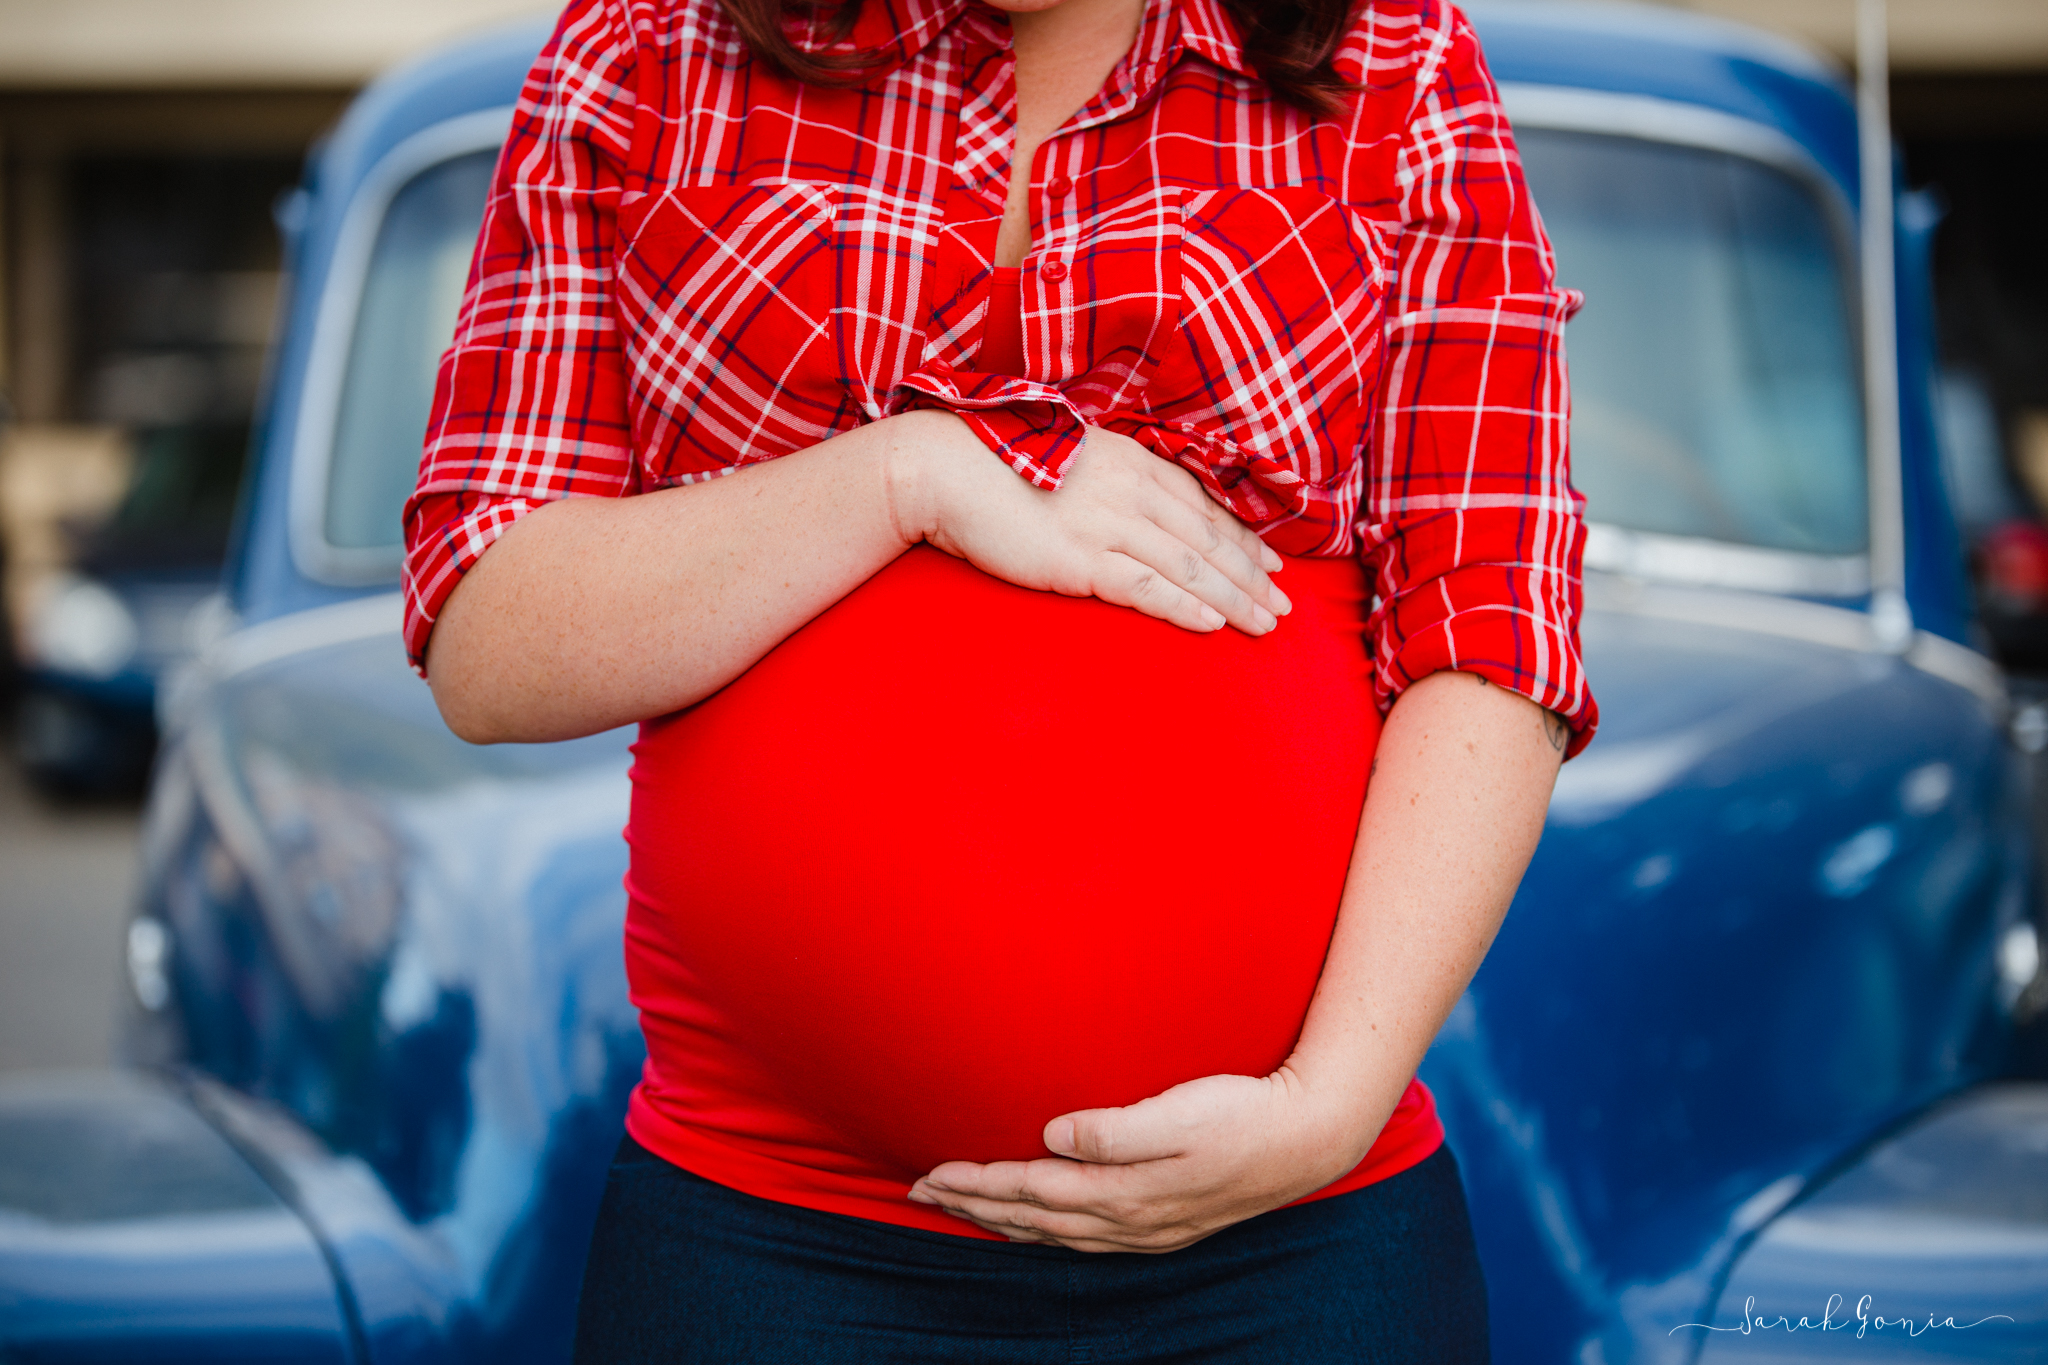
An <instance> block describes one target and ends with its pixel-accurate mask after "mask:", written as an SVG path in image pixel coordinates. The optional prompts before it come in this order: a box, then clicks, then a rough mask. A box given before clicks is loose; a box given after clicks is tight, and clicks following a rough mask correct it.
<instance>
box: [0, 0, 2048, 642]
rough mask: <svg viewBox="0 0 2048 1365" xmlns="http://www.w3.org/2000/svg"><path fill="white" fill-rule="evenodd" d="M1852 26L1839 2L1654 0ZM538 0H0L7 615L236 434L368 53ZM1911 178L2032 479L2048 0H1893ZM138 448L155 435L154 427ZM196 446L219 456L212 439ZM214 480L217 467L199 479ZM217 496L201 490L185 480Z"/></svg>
mask: <svg viewBox="0 0 2048 1365" xmlns="http://www.w3.org/2000/svg"><path fill="white" fill-rule="evenodd" d="M1668 3H1670V4H1672V5H1673V6H1675V7H1678V8H1685V9H1691V10H1696V11H1700V12H1703V13H1710V14H1715V15H1720V16H1723V17H1727V18H1732V19H1737V20H1741V21H1745V22H1749V23H1754V24H1758V25H1760V26H1763V27H1766V28H1772V29H1776V30H1778V31H1780V32H1783V33H1787V34H1790V35H1792V36H1795V37H1798V38H1800V39H1802V40H1804V41H1806V42H1808V43H1810V44H1813V45H1815V46H1818V47H1820V48H1822V49H1824V50H1827V51H1830V52H1833V53H1835V54H1837V56H1838V57H1840V58H1841V59H1842V60H1844V62H1845V63H1846V61H1847V54H1848V53H1849V52H1850V51H1851V49H1852V47H1853V42H1852V34H1853V12H1854V0H1668ZM547 8H551V6H550V5H549V3H548V0H347V3H337V2H336V0H0V397H4V399H5V402H6V406H7V408H8V409H11V411H12V414H13V417H14V419H15V420H14V422H13V423H12V424H11V427H10V428H9V429H8V430H9V434H8V435H6V436H4V437H0V441H4V445H0V535H4V536H5V537H6V540H7V544H8V551H7V553H8V566H9V570H8V573H7V588H6V591H5V592H4V593H0V602H4V603H5V604H6V607H7V608H8V609H9V610H10V613H11V615H12V616H13V617H14V619H17V620H18V619H20V616H21V612H22V607H23V600H22V599H23V594H24V592H25V591H26V590H27V589H26V587H25V585H26V584H27V583H28V582H29V581H30V580H31V579H32V578H33V577H34V576H35V572H36V571H37V568H38V565H39V564H40V562H41V561H42V560H44V559H47V558H48V557H49V556H52V555H61V554H62V553H63V546H64V544H65V543H66V538H65V536H64V535H63V534H60V533H59V532H58V531H56V530H54V529H52V528H53V526H54V525H55V523H56V522H57V521H62V520H64V519H66V518H69V519H71V520H72V521H74V522H77V521H81V520H89V519H90V517H91V516H92V515H93V514H94V513H95V510H96V509H101V508H103V507H104V504H105V503H106V502H107V501H108V500H110V499H112V498H114V497H118V496H119V493H120V490H121V489H122V488H124V487H126V486H127V479H128V475H127V473H126V471H127V469H128V467H129V465H130V464H132V462H133V460H134V458H135V451H136V449H137V448H138V444H137V443H138V441H145V442H157V443H159V445H160V444H161V443H162V442H164V441H170V442H172V443H173V444H174V445H175V444H177V443H179V442H182V443H183V447H181V448H189V449H190V450H191V451H196V452H198V453H197V454H196V455H193V456H192V457H191V458H193V459H214V460H215V462H216V463H218V461H219V458H220V456H219V452H222V451H230V450H234V449H238V448H239V446H238V442H240V441H241V440H242V439H243V435H244V433H245V432H246V428H247V421H248V413H249V407H250V404H251V402H252V400H253V397H254V392H255V387H256V384H257V382H258V377H259V375H260V366H261V356H262V349H263V344H264V341H265V338H266V336H267V332H268V329H269V325H270V318H271V314H272V310H273V307H274V301H275V297H276V291H277V286H278V275H277V270H278V257H277V246H276V234H275V232H274V230H273V228H272V226H271V223H270V216H269V215H270V206H271V204H272V203H273V202H274V201H275V199H276V197H277V195H278V194H279V193H280V192H281V191H282V190H283V189H284V188H285V187H286V186H287V185H289V184H290V183H291V181H292V180H293V179H294V178H295V177H296V175H297V173H298V169H299V165H300V162H301V161H302V159H303V157H304V155H305V151H306V149H307V147H308V145H309V144H310V142H311V141H312V139H313V138H314V137H315V136H316V135H317V134H318V133H319V131H320V130H321V129H322V128H324V127H326V126H327V125H328V124H329V123H331V122H332V120H333V119H334V118H335V116H336V115H337V114H338V113H339V111H340V109H341V108H342V106H343V105H344V103H345V102H346V101H347V99H348V97H349V95H350V94H351V93H352V92H353V91H354V90H355V89H356V88H358V87H359V86H360V85H361V84H362V83H363V82H364V81H365V80H367V79H368V78H369V77H370V76H371V75H373V74H374V73H376V72H377V71H379V70H381V69H382V68H384V67H386V66H388V65H389V64H391V63H392V62H394V61H396V60H399V59H400V58H402V57H403V56H405V55H406V54H408V53H411V52H414V51H417V50H418V49H420V48H422V47H425V46H427V45H430V44H432V43H434V42H437V41H440V40H442V39H445V38H448V37H451V36H453V35H455V34H457V33H460V32H463V31H465V30H469V29H474V28H477V27H479V26H482V25H485V24H489V23H492V22H496V21H500V20H503V19H507V18H511V17H514V16H516V15H521V14H527V13H532V12H535V11H537V10H542V9H547ZM1891 14H1892V32H1893V54H1894V56H1893V60H1894V69H1895V73H1896V75H1895V80H1894V93H1893V108H1894V113H1895V121H1896V124H1897V127H1898V131H1899V133H1900V135H1901V137H1902V139H1903V142H1904V145H1905V148H1906V152H1907V163H1908V178H1909V179H1910V180H1911V181H1913V182H1914V183H1917V184H1933V185H1936V186H1938V187H1939V188H1940V190H1941V192H1942V194H1943V195H1944V196H1945V198H1946V200H1947V202H1948V204H1949V206H1950V216H1949V219H1948V222H1947V224H1946V226H1945V227H1944V230H1943V233H1942V239H1941V248H1940V258H1939V271H1940V285H1941V289H1942V298H1943V326H1944V341H1945V343H1946V349H1947V353H1948V356H1949V358H1950V359H1951V360H1952V361H1953V362H1955V363H1958V364H1960V365H1963V366H1966V367H1968V368H1970V369H1973V370H1975V371H1977V372H1978V373H1980V374H1981V375H1982V376H1984V378H1985V379H1986V381H1987V383H1988V385H1989V386H1990V388H1991V390H1992V393H1993V396H1994V398H1995V402H1996V406H1997V412H1998V417H1999V420H2000V423H2001V429H2002V431H2003V434H2004V436H2005V438H2006V442H2007V446H2008V458H2009V459H2010V460H2011V462H2012V463H2013V464H2014V465H2015V466H2016V467H2018V468H2020V469H2021V470H2022V471H2023V472H2024V471H2025V470H2026V468H2027V466H2029V465H2038V466H2039V467H2040V470H2041V471H2042V477H2041V479H2040V480H2038V485H2039V486H2042V487H2048V253H2044V252H2043V251H2042V250H2041V249H2040V247H2039V246H2038V242H2039V239H2040V227H2039V225H2040V224H2041V223H2042V222H2044V221H2048V176H2044V175H2043V174H2042V173H2041V172H2042V169H2043V168H2044V167H2048V0H1893V2H1892V5H1891ZM151 448H156V447H151ZM208 452H213V454H211V455H209V454H208ZM216 482H217V480H216ZM193 496H194V497H195V498H198V499H200V500H201V501H207V502H208V506H206V507H203V508H199V509H197V511H196V512H195V516H198V517H199V519H200V520H202V521H204V520H206V519H207V518H213V519H214V520H216V521H217V520H218V519H219V518H220V517H221V516H223V515H224V512H223V511H222V509H221V508H220V507H218V506H214V505H213V504H215V503H219V502H220V501H221V494H220V490H219V489H218V488H216V487H213V486H212V485H209V486H208V487H207V488H205V489H200V490H199V491H197V492H195V493H194V494H193Z"/></svg>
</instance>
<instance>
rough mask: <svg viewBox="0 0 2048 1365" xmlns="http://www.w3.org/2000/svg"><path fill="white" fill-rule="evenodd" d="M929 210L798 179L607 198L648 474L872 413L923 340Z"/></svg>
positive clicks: (837, 427)
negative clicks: (919, 322)
mask: <svg viewBox="0 0 2048 1365" xmlns="http://www.w3.org/2000/svg"><path fill="white" fill-rule="evenodd" d="M929 213H930V211H929V210H928V209H927V208H926V206H924V205H921V204H918V203H916V202H914V201H904V200H901V199H898V198H894V197H891V196H889V195H887V194H886V193H875V192H869V191H861V190H851V189H848V188H845V187H842V186H837V185H820V184H813V183H809V182H803V181H771V182H756V183H751V184H746V185H732V186H708V187H688V188H671V189H669V190H666V191H664V192H662V193H661V194H659V195H649V196H644V197H638V198H636V199H632V200H629V201H627V202H625V203H622V204H621V206H620V210H619V241H620V244H621V245H620V248H619V251H618V253H617V255H616V257H615V273H614V295H615V298H616V304H617V320H618V326H619V329H620V347H621V351H622V353H623V356H624V359H625V363H626V371H627V376H628V380H629V387H630V391H631V402H632V410H633V428H634V431H633V434H634V444H635V447H636V449H637V450H638V452H639V458H640V462H641V466H642V470H643V474H644V476H645V477H646V479H647V481H648V483H649V484H650V485H651V486H661V485H663V484H668V483H676V482H681V481H684V480H687V479H689V478H690V477H692V476H693V475H701V474H706V473H716V472H721V471H723V470H726V469H730V468H733V467H735V466H738V465H742V464H751V463H755V462H757V461H760V460H765V459H772V458H774V457H775V456H778V455H787V454H790V453H791V452H793V451H797V450H802V449H805V448H806V447H809V446H813V445H816V444H817V443H819V442H820V441H823V440H826V439H827V438H829V437H830V436H832V435H833V434H835V433H837V432H840V431H844V430H846V429H848V428H849V427H852V426H855V425H858V424H859V423H860V422H862V421H867V420H872V419H873V418H874V417H875V416H877V415H878V413H879V409H878V407H877V405H876V403H875V394H876V392H877V391H878V390H880V391H886V389H887V386H888V385H889V384H890V383H892V382H893V381H894V379H895V377H896V375H898V374H900V373H901V372H902V370H903V368H904V367H905V366H906V364H907V363H909V361H910V360H911V359H914V358H915V357H916V356H917V355H919V354H920V353H921V351H922V349H923V345H924V335H923V332H922V331H921V330H919V329H917V328H916V327H915V319H916V318H917V317H918V316H919V313H920V311H921V310H920V307H919V304H920V298H921V294H922V291H923V289H924V280H925V276H926V275H927V274H928V271H927V269H926V261H925V257H926V255H927V253H926V252H925V251H924V250H922V249H921V244H922V243H923V242H924V241H926V240H928V239H929V237H930V235H931V234H930V231H929V224H928V222H927V219H928V218H929Z"/></svg>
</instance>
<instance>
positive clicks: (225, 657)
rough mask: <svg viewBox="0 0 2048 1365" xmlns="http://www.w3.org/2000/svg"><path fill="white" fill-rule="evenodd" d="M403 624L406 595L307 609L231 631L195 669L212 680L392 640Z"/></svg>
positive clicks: (395, 594) (364, 598)
mask: <svg viewBox="0 0 2048 1365" xmlns="http://www.w3.org/2000/svg"><path fill="white" fill-rule="evenodd" d="M404 622H405V595H404V594H403V593H396V592H385V593H378V594H376V595H375V596H373V597H358V598H356V599H355V600H354V601H352V602H337V603H335V604H334V605H333V606H331V607H311V608H308V609H307V610H305V611H295V612H293V613H291V614H290V615H288V616H279V617H275V618H273V619H272V620H269V621H263V622H259V623H258V624H256V625H253V626H248V627H245V628H243V629H241V630H237V631H234V632H233V633H232V634H229V635H225V636H223V637H222V638H221V639H220V640H218V641H217V642H215V643H214V644H213V645H212V646H211V647H210V648H208V649H207V651H206V653H205V654H204V655H203V656H201V658H200V661H199V666H200V668H201V669H203V670H204V671H205V673H206V676H207V677H208V678H210V679H213V680H215V681H219V680H222V679H226V678H232V677H234V676H235V675H237V674H240V673H247V672H249V671H250V670H251V669H255V668H261V667H263V666H264V665H265V664H273V663H276V662H278V661H279V660H281V659H288V658H290V657H292V656H293V655H295V654H305V653H309V652H311V651H312V650H316V649H326V648H327V647H328V646H330V645H346V644H354V643H355V642H357V641H358V640H373V639H375V638H377V637H378V636H380V635H389V636H392V637H394V639H395V638H396V637H397V635H398V634H399V632H400V630H401V629H402V628H403V626H404Z"/></svg>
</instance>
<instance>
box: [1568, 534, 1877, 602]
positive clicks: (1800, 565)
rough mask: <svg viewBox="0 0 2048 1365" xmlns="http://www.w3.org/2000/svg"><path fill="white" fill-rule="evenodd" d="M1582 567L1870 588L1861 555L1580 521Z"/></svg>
mask: <svg viewBox="0 0 2048 1365" xmlns="http://www.w3.org/2000/svg"><path fill="white" fill-rule="evenodd" d="M1586 568H1587V569H1589V570H1592V571H1594V572H1602V573H1612V574H1620V575H1622V576H1623V577H1627V578H1640V579H1646V580H1648V581H1650V582H1653V583H1691V584H1695V585H1697V586H1699V587H1708V588H1737V589H1741V590H1743V591H1746V592H1775V593H1787V594H1791V595H1793V596H1797V597H1862V596H1865V595H1866V594H1868V593H1869V591H1870V560H1869V559H1868V557H1866V556H1864V555H1815V554H1801V553H1799V552H1797V551H1793V550H1765V549H1760V548H1758V547H1757V546H1754V545H1735V544H1730V543H1728V542H1725V541H1719V540H1702V539H1697V538H1695V537H1692V536H1667V535H1658V534H1656V533H1654V532H1649V531H1631V530H1628V529H1627V528H1626V527H1621V526H1610V525H1608V524H1606V523H1605V522H1587V523H1586Z"/></svg>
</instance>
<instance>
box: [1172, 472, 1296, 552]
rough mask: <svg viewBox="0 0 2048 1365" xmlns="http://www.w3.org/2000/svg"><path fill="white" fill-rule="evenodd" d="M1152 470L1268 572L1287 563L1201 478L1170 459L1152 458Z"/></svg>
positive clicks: (1177, 496)
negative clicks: (1212, 491) (1218, 497)
mask: <svg viewBox="0 0 2048 1365" xmlns="http://www.w3.org/2000/svg"><path fill="white" fill-rule="evenodd" d="M1151 473H1152V476H1153V478H1154V480H1155V481H1156V482H1158V483H1159V484H1160V485H1161V486H1163V487H1164V488H1166V489H1167V491H1169V492H1170V493H1172V494H1173V495H1174V497H1176V498H1178V499H1179V500H1180V501H1182V502H1184V503H1186V504H1187V505H1188V506H1189V507H1192V508H1193V509H1195V510H1196V511H1198V512H1200V513H1201V514H1202V515H1203V516H1204V517H1207V518H1209V519H1210V520H1211V521H1213V522H1215V523H1216V525H1217V527H1218V528H1219V529H1220V530H1221V531H1222V532H1223V534H1225V535H1227V536H1229V537H1230V538H1231V539H1232V540H1233V541H1235V542H1236V543H1237V544H1238V545H1239V546H1240V547H1241V548H1242V549H1243V550H1244V552H1245V554H1247V555H1248V556H1250V557H1251V559H1252V560H1253V561H1254V562H1256V563H1257V564H1258V565H1259V567H1261V568H1263V569H1264V570H1265V571H1266V572H1268V573H1278V572H1279V571H1280V570H1281V569H1283V568H1285V567H1287V561H1285V560H1283V559H1282V558H1281V557H1280V556H1279V554H1278V553H1276V552H1275V551H1274V549H1273V548H1272V547H1271V546H1270V545H1268V544H1266V542H1265V541H1263V540H1261V539H1260V538H1259V533H1258V532H1257V531H1254V530H1253V529H1252V528H1251V527H1250V526H1248V525H1246V524H1245V523H1244V521H1243V520H1241V519H1240V518H1239V517H1238V515H1237V514H1236V513H1235V512H1232V511H1231V510H1230V509H1229V508H1228V507H1225V506H1224V505H1223V504H1222V503H1221V502H1218V501H1217V500H1216V496H1215V495H1214V494H1212V493H1211V492H1210V491H1209V490H1208V488H1206V487H1205V486H1204V485H1203V484H1202V481H1201V480H1200V479H1197V478H1196V477H1195V476H1194V475H1193V474H1192V473H1190V472H1189V471H1187V470H1186V469H1183V468H1182V467H1181V466H1179V465H1177V464H1175V463H1174V462H1173V461H1171V460H1161V459H1154V460H1153V461H1152V467H1151Z"/></svg>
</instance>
